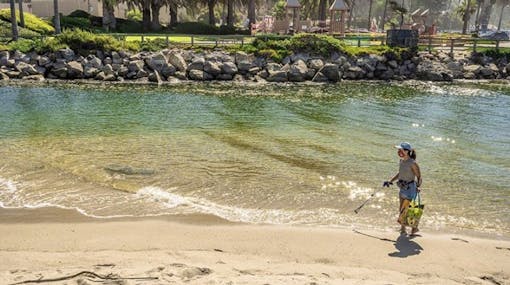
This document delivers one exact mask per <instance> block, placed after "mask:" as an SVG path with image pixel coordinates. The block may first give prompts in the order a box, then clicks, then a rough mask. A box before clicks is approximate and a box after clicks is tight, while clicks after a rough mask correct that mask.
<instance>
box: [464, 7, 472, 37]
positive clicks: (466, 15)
mask: <svg viewBox="0 0 510 285" xmlns="http://www.w3.org/2000/svg"><path fill="white" fill-rule="evenodd" d="M462 9H463V12H462V19H463V20H464V24H463V25H462V34H463V35H465V34H467V30H468V24H469V20H470V18H471V17H470V16H471V14H472V9H471V0H465V3H464V8H462Z"/></svg>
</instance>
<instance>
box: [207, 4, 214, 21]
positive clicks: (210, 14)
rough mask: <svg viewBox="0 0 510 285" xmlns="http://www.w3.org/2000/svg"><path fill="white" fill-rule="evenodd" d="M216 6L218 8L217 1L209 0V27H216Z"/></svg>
mask: <svg viewBox="0 0 510 285" xmlns="http://www.w3.org/2000/svg"><path fill="white" fill-rule="evenodd" d="M214 6H216V0H207V7H208V8H209V25H211V26H214V25H216V17H215V16H214Z"/></svg>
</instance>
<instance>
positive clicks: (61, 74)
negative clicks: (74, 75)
mask: <svg viewBox="0 0 510 285" xmlns="http://www.w3.org/2000/svg"><path fill="white" fill-rule="evenodd" d="M51 73H52V74H53V75H55V76H56V77H57V78H60V79H66V78H67V67H65V66H60V65H57V67H55V66H54V67H53V69H51Z"/></svg>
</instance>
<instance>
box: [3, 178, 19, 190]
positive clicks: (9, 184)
mask: <svg viewBox="0 0 510 285" xmlns="http://www.w3.org/2000/svg"><path fill="white" fill-rule="evenodd" d="M16 184H17V183H16V182H14V181H12V180H10V179H5V178H3V177H0V192H1V191H5V192H8V193H14V192H16V191H17V190H18V187H17V186H16Z"/></svg>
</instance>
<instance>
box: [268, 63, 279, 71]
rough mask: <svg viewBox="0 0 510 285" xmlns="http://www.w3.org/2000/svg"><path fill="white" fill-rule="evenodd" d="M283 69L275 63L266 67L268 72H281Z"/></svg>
mask: <svg viewBox="0 0 510 285" xmlns="http://www.w3.org/2000/svg"><path fill="white" fill-rule="evenodd" d="M281 69H282V66H281V65H280V64H278V63H275V62H270V63H268V64H267V65H266V70H267V71H278V70H281Z"/></svg>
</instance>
